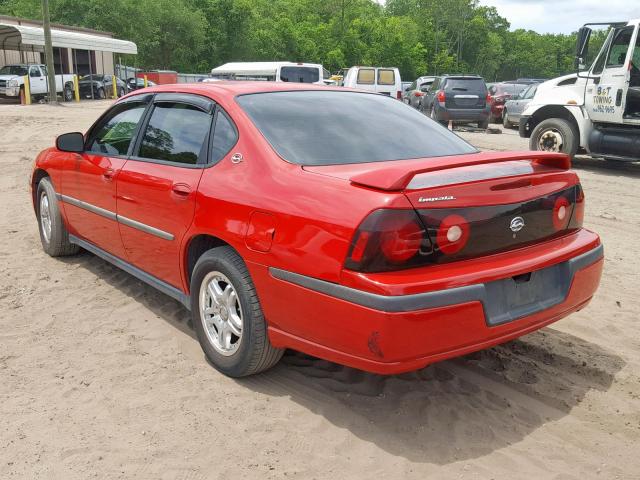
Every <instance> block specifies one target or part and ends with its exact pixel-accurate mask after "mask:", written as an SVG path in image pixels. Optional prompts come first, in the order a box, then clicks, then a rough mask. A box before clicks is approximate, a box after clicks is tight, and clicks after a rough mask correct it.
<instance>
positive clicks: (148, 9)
mask: <svg viewBox="0 0 640 480" xmlns="http://www.w3.org/2000/svg"><path fill="white" fill-rule="evenodd" d="M50 10H51V19H52V21H53V22H57V23H62V24H66V25H78V26H83V27H88V28H94V29H97V30H104V31H108V32H112V33H113V34H114V35H115V36H116V37H118V38H122V39H127V40H131V41H133V42H135V43H136V44H137V45H138V51H139V53H138V55H137V58H135V59H123V61H126V62H127V63H128V64H130V65H131V64H132V63H133V62H135V63H137V65H138V66H141V67H144V68H158V69H171V70H177V71H180V72H185V73H189V72H192V73H195V72H208V71H210V70H211V68H213V67H215V66H218V65H221V64H223V63H225V62H229V61H261V60H262V61H270V60H291V61H301V62H302V61H304V62H313V63H322V64H323V65H324V66H325V67H326V68H327V69H329V70H330V71H332V72H333V71H336V70H338V69H340V68H344V67H350V66H352V65H379V66H394V67H398V68H399V69H400V72H401V76H402V78H403V79H407V80H412V79H414V78H416V77H417V76H419V75H425V74H439V73H477V74H480V75H483V76H484V77H485V79H486V80H487V81H495V80H506V79H514V78H518V77H536V78H552V77H555V76H558V75H561V74H564V73H568V72H571V71H572V70H573V58H574V51H575V34H570V35H563V34H539V33H536V32H533V31H531V30H521V29H518V30H514V31H511V30H510V29H509V27H510V25H509V22H508V20H507V19H506V18H504V17H502V16H500V15H499V14H498V12H497V10H496V9H495V8H494V7H487V6H481V5H480V4H479V2H478V0H387V1H386V3H385V4H380V3H378V2H376V1H374V0H109V1H106V0H50ZM0 13H3V14H7V15H13V16H19V17H26V18H32V19H40V18H41V16H42V12H41V2H40V0H0ZM578 27H579V25H576V26H575V28H576V29H577V28H578Z"/></svg>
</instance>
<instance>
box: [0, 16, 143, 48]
mask: <svg viewBox="0 0 640 480" xmlns="http://www.w3.org/2000/svg"><path fill="white" fill-rule="evenodd" d="M51 42H52V44H53V46H54V47H60V48H75V49H78V50H97V51H103V52H114V53H126V54H133V55H135V54H137V53H138V47H137V46H136V44H135V43H133V42H129V41H126V40H118V39H116V38H109V37H104V36H100V35H92V34H90V33H81V32H70V31H66V30H58V29H54V28H52V29H51ZM0 50H24V51H35V52H44V29H42V28H40V27H32V26H27V25H12V24H9V23H0Z"/></svg>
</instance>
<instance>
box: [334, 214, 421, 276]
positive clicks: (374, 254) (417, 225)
mask: <svg viewBox="0 0 640 480" xmlns="http://www.w3.org/2000/svg"><path fill="white" fill-rule="evenodd" d="M430 253H431V243H430V241H429V237H428V235H427V232H426V230H425V229H424V227H423V226H422V222H421V221H420V218H419V217H418V215H417V213H416V212H415V210H398V209H380V210H375V211H374V212H372V213H371V214H370V215H369V216H367V218H365V219H364V221H363V222H362V223H361V224H360V226H359V227H358V230H357V231H356V233H355V235H354V236H353V240H352V242H351V247H350V249H349V254H348V255H347V260H346V262H345V267H346V268H349V269H351V270H356V271H359V272H384V271H389V270H399V269H402V268H409V267H414V266H418V265H422V264H424V263H427V261H428V258H427V257H428V255H429V254H430Z"/></svg>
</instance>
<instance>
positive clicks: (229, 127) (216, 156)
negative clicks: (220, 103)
mask: <svg viewBox="0 0 640 480" xmlns="http://www.w3.org/2000/svg"><path fill="white" fill-rule="evenodd" d="M237 141H238V135H237V134H236V129H235V128H234V127H233V124H232V123H231V120H229V118H228V117H227V116H226V115H225V114H224V113H223V112H222V111H221V110H219V111H218V115H217V116H216V124H215V127H214V129H213V141H212V143H211V145H212V149H211V162H212V163H217V162H219V161H220V160H222V158H223V157H224V156H225V155H226V154H227V153H229V150H231V148H232V147H233V146H234V145H235V144H236V142H237Z"/></svg>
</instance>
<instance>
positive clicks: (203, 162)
mask: <svg viewBox="0 0 640 480" xmlns="http://www.w3.org/2000/svg"><path fill="white" fill-rule="evenodd" d="M158 103H181V104H184V105H189V106H191V107H195V108H198V109H199V110H202V111H203V112H204V113H206V114H208V115H209V118H210V119H209V130H208V131H207V136H206V137H205V139H204V142H203V144H202V145H203V147H205V148H202V149H201V151H200V155H199V156H198V161H197V162H196V163H182V162H171V161H168V160H160V159H157V158H145V157H140V156H138V153H139V152H140V145H141V144H142V139H143V138H144V135H142V132H144V131H145V130H146V129H147V125H148V124H149V120H150V119H151V115H152V114H153V111H154V109H155V106H156V105H157V104H158ZM216 105H217V103H216V102H215V101H214V100H213V99H211V98H209V97H205V96H202V95H195V94H191V93H159V94H156V95H154V98H153V101H151V102H149V106H148V107H147V110H146V111H145V113H144V115H143V118H142V120H141V121H140V123H139V124H138V129H137V130H136V132H135V141H134V142H132V143H131V145H132V147H131V148H130V151H129V152H128V153H129V155H128V157H127V158H128V160H133V161H136V162H146V163H155V164H158V165H170V166H174V167H182V168H191V169H193V168H207V167H209V166H210V164H209V155H210V152H211V147H210V145H211V137H212V135H213V125H214V123H213V121H214V119H215V112H216V108H215V107H216Z"/></svg>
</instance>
